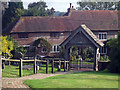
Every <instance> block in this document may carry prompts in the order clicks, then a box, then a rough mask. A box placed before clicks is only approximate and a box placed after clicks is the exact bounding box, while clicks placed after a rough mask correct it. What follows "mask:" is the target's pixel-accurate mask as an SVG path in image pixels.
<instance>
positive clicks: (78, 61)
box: [77, 60, 79, 70]
mask: <svg viewBox="0 0 120 90" xmlns="http://www.w3.org/2000/svg"><path fill="white" fill-rule="evenodd" d="M77 69H78V70H79V61H78V60H77Z"/></svg>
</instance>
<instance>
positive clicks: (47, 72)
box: [46, 60, 49, 74]
mask: <svg viewBox="0 0 120 90" xmlns="http://www.w3.org/2000/svg"><path fill="white" fill-rule="evenodd" d="M48 63H49V62H48V60H46V74H48Z"/></svg>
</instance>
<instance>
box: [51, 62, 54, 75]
mask: <svg viewBox="0 0 120 90" xmlns="http://www.w3.org/2000/svg"><path fill="white" fill-rule="evenodd" d="M51 72H52V73H54V60H52V71H51Z"/></svg>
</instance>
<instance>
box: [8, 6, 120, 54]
mask: <svg viewBox="0 0 120 90" xmlns="http://www.w3.org/2000/svg"><path fill="white" fill-rule="evenodd" d="M81 24H85V25H86V26H87V27H88V28H90V30H91V31H92V32H93V33H94V34H95V35H96V37H97V38H98V39H99V40H100V41H101V42H105V41H107V40H108V39H110V38H116V37H117V33H118V30H119V29H118V11H112V10H81V11H80V10H75V9H73V8H69V9H68V12H67V13H66V14H65V16H56V17H40V16H25V17H20V19H19V20H18V22H17V23H16V25H15V26H14V27H13V28H12V29H11V31H10V35H11V36H12V37H13V38H14V39H15V40H17V41H18V44H19V45H24V47H30V46H32V45H33V43H34V41H35V40H37V39H38V38H40V37H43V38H45V39H46V40H47V41H49V42H50V43H51V45H52V51H51V53H52V54H56V53H58V52H59V45H60V44H61V43H62V42H63V41H64V40H65V39H66V38H67V37H68V36H69V35H70V34H71V33H72V32H73V31H74V30H75V29H76V28H78V27H79V26H80V25H81ZM38 49H39V54H41V55H44V54H45V53H44V49H41V48H38ZM100 53H101V54H106V53H107V49H106V47H105V46H104V47H102V48H101V49H100Z"/></svg>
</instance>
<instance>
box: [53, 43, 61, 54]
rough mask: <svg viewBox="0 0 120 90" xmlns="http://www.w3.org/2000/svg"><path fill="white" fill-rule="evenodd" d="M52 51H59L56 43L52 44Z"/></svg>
mask: <svg viewBox="0 0 120 90" xmlns="http://www.w3.org/2000/svg"><path fill="white" fill-rule="evenodd" d="M52 52H54V53H58V52H60V50H59V45H58V44H55V45H53V46H52Z"/></svg>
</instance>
